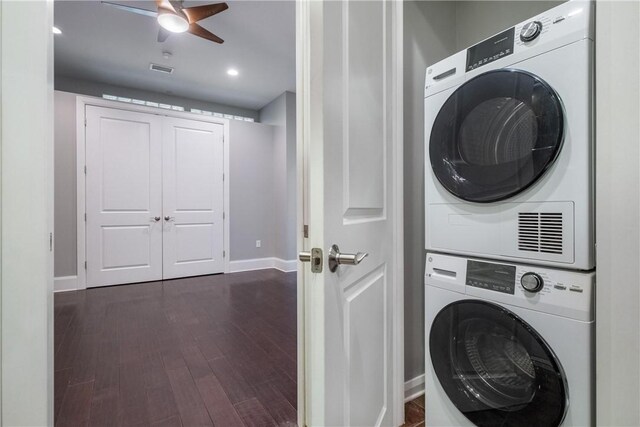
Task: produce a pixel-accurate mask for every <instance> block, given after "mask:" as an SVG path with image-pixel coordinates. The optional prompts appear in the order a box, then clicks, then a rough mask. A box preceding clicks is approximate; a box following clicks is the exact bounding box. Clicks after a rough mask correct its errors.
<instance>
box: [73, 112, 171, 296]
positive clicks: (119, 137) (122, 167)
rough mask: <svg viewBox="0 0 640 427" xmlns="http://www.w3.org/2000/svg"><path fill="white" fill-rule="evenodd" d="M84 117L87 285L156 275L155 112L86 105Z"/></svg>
mask: <svg viewBox="0 0 640 427" xmlns="http://www.w3.org/2000/svg"><path fill="white" fill-rule="evenodd" d="M86 120H87V121H86V166H87V169H86V174H87V176H86V214H87V216H86V222H87V223H86V230H87V237H86V240H87V249H86V250H87V286H88V287H92V286H104V285H114V284H122V283H134V282H145V281H151V280H161V279H162V222H163V221H162V220H161V215H162V193H161V192H162V146H161V144H160V143H159V141H160V140H161V139H160V138H161V132H162V123H161V118H160V117H159V116H156V115H152V114H143V113H136V112H131V111H123V110H117V109H111V108H100V107H93V106H87V107H86ZM79 220H80V221H81V220H82V218H79Z"/></svg>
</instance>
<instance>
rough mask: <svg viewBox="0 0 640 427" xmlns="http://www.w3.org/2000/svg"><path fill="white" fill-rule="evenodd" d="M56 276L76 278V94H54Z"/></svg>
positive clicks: (57, 92)
mask: <svg viewBox="0 0 640 427" xmlns="http://www.w3.org/2000/svg"><path fill="white" fill-rule="evenodd" d="M53 128H54V144H53V162H54V165H55V166H54V169H55V170H54V175H55V176H54V194H55V197H54V200H53V212H54V214H53V215H54V230H55V233H54V235H55V257H54V276H55V277H62V276H75V275H76V257H77V245H76V239H77V237H76V236H77V233H76V226H77V222H76V196H77V192H76V95H75V94H73V93H67V92H59V91H56V92H55V93H54V126H53Z"/></svg>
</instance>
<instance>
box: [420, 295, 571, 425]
mask: <svg viewBox="0 0 640 427" xmlns="http://www.w3.org/2000/svg"><path fill="white" fill-rule="evenodd" d="M429 352H430V356H431V362H432V364H433V368H434V371H435V373H436V376H437V377H438V381H439V382H440V384H441V385H442V388H443V389H444V391H445V392H446V394H447V396H448V397H449V399H450V400H451V402H453V404H454V405H455V406H456V407H457V408H458V409H459V410H460V411H461V412H462V413H463V414H464V415H465V416H466V417H467V418H468V419H469V420H470V421H472V422H473V423H474V424H475V425H477V426H481V427H482V426H499V425H500V426H507V425H508V426H532V425H535V426H558V425H560V423H561V422H562V420H563V418H564V416H565V411H566V408H567V405H568V402H567V396H568V394H567V385H566V378H565V375H564V372H563V370H562V367H561V365H560V363H559V362H558V360H556V357H555V355H554V354H553V351H552V350H551V349H550V348H549V346H548V345H547V343H546V342H545V341H544V340H543V339H542V337H540V335H539V334H538V333H537V332H536V331H535V330H534V329H533V328H532V327H531V326H530V325H528V324H527V323H526V322H525V321H524V320H522V319H521V318H520V317H518V316H517V315H516V314H514V313H512V312H511V311H509V310H507V309H505V308H503V307H500V306H498V305H495V304H490V303H487V302H484V301H473V300H465V301H458V302H455V303H452V304H450V305H448V306H446V307H445V308H444V309H442V311H440V313H438V315H437V316H436V318H435V319H434V321H433V324H432V326H431V330H430V333H429Z"/></svg>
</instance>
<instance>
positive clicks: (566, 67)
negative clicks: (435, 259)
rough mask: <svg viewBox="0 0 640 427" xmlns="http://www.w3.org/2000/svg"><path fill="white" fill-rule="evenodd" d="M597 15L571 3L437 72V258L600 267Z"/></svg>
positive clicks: (432, 93)
mask: <svg viewBox="0 0 640 427" xmlns="http://www.w3.org/2000/svg"><path fill="white" fill-rule="evenodd" d="M592 7H593V6H592V4H591V3H587V2H575V1H570V2H568V3H564V4H562V5H560V6H557V7H555V8H553V9H551V10H549V11H547V12H545V13H542V14H540V15H538V16H536V17H534V18H532V19H530V20H527V21H525V22H522V23H520V24H518V25H516V26H515V27H512V28H509V29H507V30H505V31H503V32H501V33H499V34H497V35H495V36H493V37H490V38H488V39H487V40H484V41H482V42H480V43H478V44H476V45H475V46H472V47H470V48H468V49H465V50H464V51H461V52H458V53H457V54H455V55H453V56H451V57H449V58H447V59H445V60H443V61H441V62H438V63H437V64H435V65H433V66H431V67H429V68H428V69H427V73H426V89H425V196H426V206H425V216H426V249H427V250H430V251H439V252H446V253H454V254H464V255H471V256H478V257H486V258H495V259H503V260H512V261H514V262H524V263H534V264H540V265H549V266H556V267H561V268H570V269H576V270H590V269H593V268H594V266H595V256H594V252H595V247H594V246H595V243H594V203H593V193H594V188H593V187H594V185H593V181H594V173H593V163H594V160H593V153H594V146H593V125H592V118H593V24H592V20H593V10H592Z"/></svg>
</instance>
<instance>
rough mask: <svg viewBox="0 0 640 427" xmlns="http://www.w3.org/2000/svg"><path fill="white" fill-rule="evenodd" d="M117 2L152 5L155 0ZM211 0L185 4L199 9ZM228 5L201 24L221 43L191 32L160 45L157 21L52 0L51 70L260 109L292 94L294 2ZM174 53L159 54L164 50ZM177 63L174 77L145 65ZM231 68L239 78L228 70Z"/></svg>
mask: <svg viewBox="0 0 640 427" xmlns="http://www.w3.org/2000/svg"><path fill="white" fill-rule="evenodd" d="M110 1H113V2H117V3H122V4H129V5H131V6H135V7H140V8H145V9H149V10H155V2H153V1H120V2H118V1H117V0H110ZM214 2H215V0H213V1H185V2H184V6H185V7H190V6H197V5H201V4H207V3H214ZM227 3H228V4H229V9H228V10H226V11H224V12H222V13H220V14H218V15H215V16H212V17H210V18H207V19H205V20H202V21H200V22H199V24H200V25H202V26H203V27H205V28H206V29H208V30H209V31H212V32H213V33H215V34H216V35H218V36H219V37H221V38H223V39H224V40H225V42H224V44H222V45H219V44H216V43H212V42H210V41H207V40H204V39H201V38H199V37H196V36H193V35H191V34H188V33H184V34H172V35H171V36H170V37H169V39H168V40H167V41H166V42H164V43H158V42H157V41H156V37H157V34H158V23H157V21H156V20H155V19H153V18H149V17H147V16H143V15H137V14H134V13H129V12H125V11H122V10H119V9H116V8H113V7H110V6H107V5H103V4H101V3H100V2H99V1H63V0H56V1H55V3H54V5H55V25H56V26H57V27H59V28H60V29H61V30H62V34H61V35H56V36H55V72H56V75H60V76H66V77H72V78H78V79H84V80H91V81H97V82H102V83H108V84H112V85H118V86H127V87H133V88H137V89H144V90H149V91H154V92H160V93H170V94H173V95H178V96H183V97H187V98H193V99H198V100H204V101H210V102H217V103H222V104H227V105H231V106H235V107H243V108H250V109H259V108H261V107H263V106H264V105H265V104H267V103H268V102H270V101H271V100H273V99H274V98H276V97H277V96H278V95H280V94H281V93H282V92H284V91H292V92H293V91H295V2H294V1H244V0H232V1H227ZM165 50H166V51H169V52H171V53H172V54H173V56H172V57H171V58H170V59H168V60H167V59H164V58H163V56H162V52H163V51H165ZM150 62H153V63H156V64H161V65H168V66H171V67H175V71H174V72H173V74H171V75H165V74H161V73H158V72H154V71H150V70H149V63H150ZM231 67H233V68H236V69H237V70H238V71H239V72H240V74H239V76H237V77H230V76H228V75H227V69H229V68H231Z"/></svg>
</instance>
